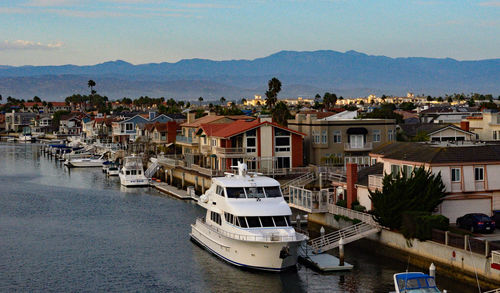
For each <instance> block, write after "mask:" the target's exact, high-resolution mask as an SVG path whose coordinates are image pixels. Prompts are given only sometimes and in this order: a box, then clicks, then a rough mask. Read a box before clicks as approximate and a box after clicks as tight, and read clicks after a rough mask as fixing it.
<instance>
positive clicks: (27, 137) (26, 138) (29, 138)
mask: <svg viewBox="0 0 500 293" xmlns="http://www.w3.org/2000/svg"><path fill="white" fill-rule="evenodd" d="M17 140H18V141H19V142H31V141H32V140H33V137H32V136H31V134H23V135H20V136H19V138H18V139H17Z"/></svg>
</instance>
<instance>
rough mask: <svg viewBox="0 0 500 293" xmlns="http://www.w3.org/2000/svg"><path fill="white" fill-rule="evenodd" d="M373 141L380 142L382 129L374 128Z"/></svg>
mask: <svg viewBox="0 0 500 293" xmlns="http://www.w3.org/2000/svg"><path fill="white" fill-rule="evenodd" d="M373 142H380V129H375V130H373Z"/></svg>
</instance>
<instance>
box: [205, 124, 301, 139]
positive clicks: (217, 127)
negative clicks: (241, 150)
mask: <svg viewBox="0 0 500 293" xmlns="http://www.w3.org/2000/svg"><path fill="white" fill-rule="evenodd" d="M264 124H268V125H272V126H274V127H277V128H281V129H284V130H286V131H289V132H292V133H295V134H298V135H302V136H305V134H304V133H301V132H298V131H295V130H292V129H289V128H287V127H284V126H281V125H279V124H276V123H272V122H260V121H258V120H253V121H244V120H236V121H234V122H230V123H216V124H202V125H201V126H200V129H202V130H203V131H204V132H205V133H206V134H207V135H208V136H214V137H221V138H229V137H232V136H235V135H237V134H240V133H242V132H245V131H248V130H250V129H253V128H257V127H260V126H261V125H264Z"/></svg>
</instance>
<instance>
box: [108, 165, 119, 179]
mask: <svg viewBox="0 0 500 293" xmlns="http://www.w3.org/2000/svg"><path fill="white" fill-rule="evenodd" d="M119 174H120V170H119V169H118V167H117V166H115V165H114V164H113V165H111V166H110V167H109V168H108V169H106V175H108V176H118V175H119Z"/></svg>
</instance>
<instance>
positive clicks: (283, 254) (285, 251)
mask: <svg viewBox="0 0 500 293" xmlns="http://www.w3.org/2000/svg"><path fill="white" fill-rule="evenodd" d="M290 255H291V254H290V250H289V248H288V246H283V248H281V251H280V258H281V259H285V258H287V257H289V256H290Z"/></svg>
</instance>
